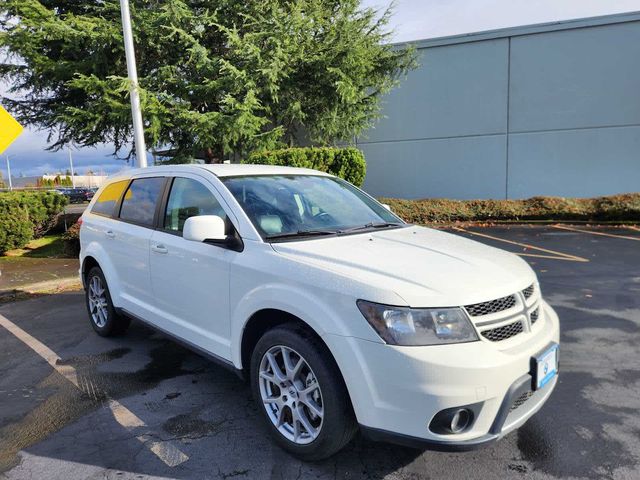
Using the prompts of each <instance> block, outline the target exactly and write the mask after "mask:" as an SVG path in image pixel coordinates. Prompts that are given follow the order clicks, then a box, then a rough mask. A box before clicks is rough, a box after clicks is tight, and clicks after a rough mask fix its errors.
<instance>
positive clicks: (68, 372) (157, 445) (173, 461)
mask: <svg viewBox="0 0 640 480" xmlns="http://www.w3.org/2000/svg"><path fill="white" fill-rule="evenodd" d="M0 325H1V326H3V327H4V328H5V329H6V330H8V331H9V332H10V333H11V334H13V335H14V336H15V337H16V338H17V339H18V340H20V341H21V342H22V343H24V344H25V345H26V346H28V347H29V348H30V349H31V350H33V351H34V352H36V353H37V354H38V355H40V357H42V358H43V359H44V360H45V361H46V362H47V363H48V364H49V365H51V367H53V369H54V370H55V371H56V372H58V373H59V374H60V375H62V376H63V377H64V378H66V379H67V380H69V381H70V382H71V383H72V384H73V385H75V387H76V388H78V390H80V391H82V392H84V393H88V394H89V395H91V391H90V390H92V389H94V387H92V386H89V385H88V384H86V382H84V383H85V384H86V385H85V387H84V388H83V387H82V386H81V384H80V382H79V381H78V374H77V372H76V369H75V368H73V367H72V366H70V365H60V364H59V361H60V360H62V359H61V358H60V356H59V355H58V354H57V353H56V352H54V351H53V350H51V349H50V348H49V347H47V346H46V345H45V344H44V343H42V342H41V341H40V340H38V339H37V338H34V337H33V336H31V335H29V334H28V333H27V332H25V331H24V330H22V329H21V328H20V327H18V326H17V325H16V324H15V323H13V322H12V321H10V320H9V319H8V318H7V317H5V316H3V315H1V314H0ZM92 396H93V398H97V394H96V392H95V390H94V391H93V395H92ZM107 405H108V407H109V410H110V411H111V413H112V414H113V418H114V419H115V421H116V422H118V424H119V425H121V426H122V427H124V428H126V429H127V430H133V429H136V428H146V427H147V424H146V423H145V422H144V421H143V420H142V419H140V418H139V417H138V416H137V415H136V414H135V413H133V412H132V411H131V410H129V409H128V408H127V407H125V406H124V405H122V404H121V403H120V402H118V401H117V400H113V399H111V398H107ZM136 439H137V440H138V441H139V442H141V443H142V444H143V445H144V446H145V447H146V448H148V449H149V451H151V452H153V453H154V454H155V455H156V456H157V457H158V458H159V459H160V460H162V461H163V462H164V463H165V464H166V465H168V466H170V467H175V466H177V465H180V464H181V463H184V462H186V461H187V460H189V457H188V456H187V455H186V454H185V453H183V452H182V451H181V450H180V449H179V448H178V447H177V446H176V445H175V444H174V443H173V442H171V441H156V440H154V439H153V437H152V436H151V435H150V434H149V433H144V434H141V435H138V436H136Z"/></svg>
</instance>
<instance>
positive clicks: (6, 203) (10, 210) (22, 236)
mask: <svg viewBox="0 0 640 480" xmlns="http://www.w3.org/2000/svg"><path fill="white" fill-rule="evenodd" d="M31 238H33V224H32V223H31V221H30V220H29V212H28V211H27V209H26V208H22V207H20V206H19V204H17V202H15V201H14V200H12V199H7V198H4V196H3V195H0V254H2V253H4V252H6V251H7V250H11V249H14V248H20V247H24V246H25V245H26V244H27V243H29V240H31Z"/></svg>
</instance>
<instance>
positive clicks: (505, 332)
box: [482, 320, 524, 342]
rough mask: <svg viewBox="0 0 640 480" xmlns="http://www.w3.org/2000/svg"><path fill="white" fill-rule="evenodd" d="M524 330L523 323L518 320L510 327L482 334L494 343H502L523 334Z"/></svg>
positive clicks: (505, 326) (486, 331) (506, 326)
mask: <svg viewBox="0 0 640 480" xmlns="http://www.w3.org/2000/svg"><path fill="white" fill-rule="evenodd" d="M523 330H524V327H523V326H522V322H521V321H520V320H518V321H517V322H513V323H510V324H508V325H503V326H501V327H497V328H492V329H490V330H485V331H484V332H482V336H483V337H484V338H486V339H487V340H491V341H492V342H501V341H502V340H506V339H507V338H511V337H514V336H516V335H518V334H519V333H522V331H523Z"/></svg>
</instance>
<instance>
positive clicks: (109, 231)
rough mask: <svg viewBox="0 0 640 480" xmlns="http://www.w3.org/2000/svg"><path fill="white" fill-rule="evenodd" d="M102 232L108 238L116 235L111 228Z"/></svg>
mask: <svg viewBox="0 0 640 480" xmlns="http://www.w3.org/2000/svg"><path fill="white" fill-rule="evenodd" d="M104 234H105V235H106V236H107V237H109V238H115V237H116V234H115V233H113V230H107V231H106V232H104Z"/></svg>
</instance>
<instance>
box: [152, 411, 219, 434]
mask: <svg viewBox="0 0 640 480" xmlns="http://www.w3.org/2000/svg"><path fill="white" fill-rule="evenodd" d="M225 423H226V420H219V421H207V420H204V419H202V418H200V417H199V416H198V415H197V413H196V414H193V413H192V414H181V415H176V416H175V417H171V418H170V419H169V420H167V421H166V422H165V423H164V424H163V425H162V428H163V429H164V430H165V431H166V432H167V433H169V434H171V435H172V436H173V437H174V438H191V439H194V438H200V437H204V436H206V435H210V434H212V433H215V432H218V431H220V429H221V428H222V427H223V425H224V424H225Z"/></svg>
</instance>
